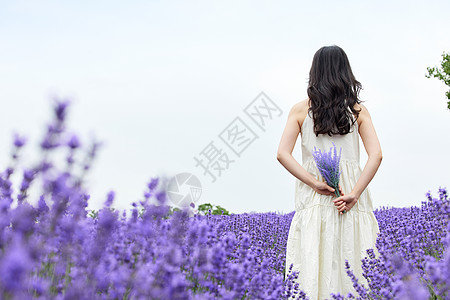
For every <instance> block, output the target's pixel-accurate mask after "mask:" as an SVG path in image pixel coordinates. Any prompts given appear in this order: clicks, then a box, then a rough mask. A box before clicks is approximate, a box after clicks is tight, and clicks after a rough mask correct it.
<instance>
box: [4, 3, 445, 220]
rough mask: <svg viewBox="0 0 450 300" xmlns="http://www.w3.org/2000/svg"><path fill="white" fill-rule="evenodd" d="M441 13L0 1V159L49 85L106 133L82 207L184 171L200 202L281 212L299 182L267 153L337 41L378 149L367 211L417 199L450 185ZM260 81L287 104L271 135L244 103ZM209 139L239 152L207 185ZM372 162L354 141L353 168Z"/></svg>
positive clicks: (425, 8) (29, 125)
mask: <svg viewBox="0 0 450 300" xmlns="http://www.w3.org/2000/svg"><path fill="white" fill-rule="evenodd" d="M449 10H450V2H448V1H431V2H428V3H425V2H424V1H420V2H414V1H396V2H394V1H371V2H369V1H364V2H363V1H283V2H279V1H276V2H275V1H132V2H123V1H70V2H69V1H0V45H1V46H0V105H1V106H0V107H1V109H0V128H1V130H0V167H1V170H3V169H5V167H6V164H7V162H8V160H9V152H10V145H11V141H12V132H13V130H17V131H18V132H19V133H22V134H25V135H26V136H27V137H29V141H30V144H29V145H28V147H27V149H26V150H25V152H24V159H25V160H26V161H33V159H34V158H35V156H36V154H35V153H36V150H37V149H38V146H37V145H38V142H39V140H40V138H41V136H42V135H43V131H44V129H45V124H46V122H47V121H48V120H49V114H50V103H51V102H50V99H51V96H52V95H59V96H61V97H70V98H71V99H72V100H73V105H72V106H71V108H70V112H69V119H68V125H69V129H70V131H73V132H77V133H79V134H80V138H81V141H82V142H88V141H89V137H90V134H91V133H92V134H94V135H95V136H96V137H98V138H99V139H100V140H103V141H105V147H103V148H102V149H101V150H100V152H99V154H98V157H97V160H96V161H95V162H94V166H93V170H92V172H91V173H90V177H89V178H90V180H91V181H90V192H91V202H90V205H89V206H90V208H99V207H100V206H101V205H102V204H103V202H104V200H105V199H106V194H107V192H108V191H109V190H110V189H112V190H114V191H115V192H116V195H117V198H116V202H115V204H114V206H116V207H118V208H119V209H124V208H127V209H128V208H130V207H131V206H130V203H131V202H133V201H137V200H140V199H142V194H143V192H144V190H145V186H146V183H147V182H148V181H149V179H150V178H151V177H153V176H156V175H166V176H168V177H169V178H170V177H171V176H174V175H176V174H178V173H183V172H188V173H192V174H194V175H195V176H197V177H198V179H199V180H200V182H201V185H202V193H201V196H200V199H199V200H198V201H197V204H202V203H206V202H208V203H212V204H218V205H220V206H222V207H224V208H226V209H228V210H229V211H230V212H234V213H243V212H251V211H256V212H269V211H278V212H284V213H288V212H291V211H293V210H294V192H295V186H294V182H295V179H294V177H293V176H292V175H291V174H290V173H289V172H288V171H287V170H286V169H285V168H284V167H283V166H282V165H281V164H280V163H279V162H278V161H277V159H276V151H277V148H278V144H279V141H280V138H281V134H282V132H283V129H284V126H285V123H286V119H287V114H288V112H289V110H290V108H291V107H292V106H293V105H294V104H295V103H297V102H299V101H301V100H303V99H306V98H307V93H306V87H307V80H308V73H309V69H310V67H311V62H312V58H313V55H314V53H315V52H316V51H317V50H318V49H319V48H320V47H322V46H326V45H333V44H335V45H338V46H340V47H342V48H343V49H344V51H345V52H346V53H347V55H348V57H349V60H350V64H351V66H352V68H353V72H354V74H355V76H356V78H357V79H358V80H359V81H360V82H361V83H362V85H363V88H364V89H363V90H362V91H361V94H360V97H361V99H362V100H364V101H365V102H364V105H365V106H366V107H367V108H368V110H369V112H370V114H371V116H372V120H373V123H374V125H375V129H376V131H377V134H378V137H379V140H380V143H381V146H382V151H383V156H384V158H383V161H382V164H381V166H380V169H379V171H378V173H377V174H376V175H375V177H374V179H373V180H372V182H371V183H370V184H369V189H370V192H371V194H372V197H373V199H372V200H373V205H374V208H376V207H380V206H395V207H405V206H411V205H416V206H420V205H421V201H425V200H426V198H425V193H426V192H427V191H428V190H431V192H432V194H433V195H436V194H437V190H438V188H439V187H440V186H441V187H450V185H449V183H450V173H449V172H448V168H449V166H450V156H449V155H448V150H449V148H448V146H449V145H450V138H449V135H448V133H449V132H450V111H448V110H447V108H446V106H447V104H446V98H445V95H444V94H445V91H446V90H447V89H446V86H445V85H444V84H443V83H442V82H440V81H438V80H437V79H428V78H425V76H424V75H425V74H426V68H427V66H435V65H438V64H439V62H440V60H441V54H442V52H443V51H450V40H449V39H448V28H450V19H449V18H448V11H449ZM261 92H264V93H265V94H266V95H267V96H268V97H269V98H270V99H271V100H272V101H273V102H274V103H275V104H276V105H277V106H278V107H279V108H280V109H281V115H276V116H274V117H273V119H272V120H270V121H269V122H267V123H266V124H265V131H263V130H262V129H261V128H259V127H258V126H257V125H256V124H255V123H253V122H252V121H251V120H250V119H249V118H248V116H246V114H245V113H244V109H245V107H246V106H247V105H249V104H250V103H251V102H252V101H253V100H254V99H255V98H256V97H257V96H258V95H259V94H260V93H261ZM236 117H240V118H241V120H242V121H243V122H245V124H246V125H247V126H249V127H251V130H253V132H254V134H255V135H257V136H258V138H257V139H256V140H254V141H253V142H252V143H251V144H250V145H249V146H248V147H247V148H246V149H245V150H244V151H242V153H241V154H240V156H239V157H238V156H236V155H235V154H234V153H233V152H232V151H230V150H229V149H227V148H226V147H227V146H226V145H225V144H224V143H223V141H221V139H220V137H219V135H220V134H221V132H222V131H223V130H224V129H225V128H227V126H229V125H230V123H232V121H233V120H234V119H235V118H236ZM246 118H247V119H246ZM210 142H214V144H216V145H217V146H219V147H221V148H223V150H224V151H226V152H227V153H228V155H229V157H230V159H232V160H234V161H235V162H234V163H232V164H230V165H229V168H228V169H227V170H225V171H223V172H222V174H221V175H220V176H218V177H217V179H216V181H215V182H212V180H211V178H210V177H209V176H205V175H203V170H202V169H200V168H199V167H196V166H195V165H196V162H195V160H194V156H199V155H200V152H202V150H203V149H204V148H205V147H207V146H208V144H209V143H210ZM294 157H295V158H296V159H297V160H298V161H299V162H301V147H300V137H299V139H298V141H297V146H296V148H295V149H294ZM366 159H367V155H366V153H365V150H364V148H363V145H362V142H361V168H363V167H364V165H365V163H366ZM15 175H17V176H16V177H17V178H16V179H14V177H13V180H15V181H16V182H18V181H19V180H20V176H19V175H20V173H17V174H15ZM37 197H38V195H37V194H34V195H33V198H32V199H31V202H32V203H34V202H35V201H36V200H37Z"/></svg>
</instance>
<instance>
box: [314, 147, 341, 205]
mask: <svg viewBox="0 0 450 300" xmlns="http://www.w3.org/2000/svg"><path fill="white" fill-rule="evenodd" d="M333 148H334V156H332V152H333ZM341 153H342V148H340V151H339V156H338V155H337V151H336V145H335V144H334V143H333V147H331V148H330V151H329V152H328V153H327V152H325V151H324V152H322V150H320V149H319V150H317V149H316V147H314V149H313V150H312V156H313V158H314V161H315V162H316V165H317V168H318V169H319V172H320V174H321V175H322V177H323V178H324V179H325V181H326V182H327V184H328V185H329V186H331V187H332V188H334V193H335V195H336V196H337V197H339V196H340V193H339V177H340V175H341V173H342V171H339V161H340V159H341Z"/></svg>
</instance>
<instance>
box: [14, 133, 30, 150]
mask: <svg viewBox="0 0 450 300" xmlns="http://www.w3.org/2000/svg"><path fill="white" fill-rule="evenodd" d="M26 141H27V139H26V138H25V137H21V136H19V135H18V134H17V133H14V146H16V147H17V148H21V147H22V146H24V145H25V143H26Z"/></svg>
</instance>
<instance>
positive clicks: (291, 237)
mask: <svg viewBox="0 0 450 300" xmlns="http://www.w3.org/2000/svg"><path fill="white" fill-rule="evenodd" d="M305 103H306V101H305V102H302V103H299V106H300V107H301V106H302V105H303V107H301V108H299V111H302V112H303V113H302V112H300V113H299V114H298V118H299V125H300V123H301V127H300V128H301V145H302V166H303V168H304V169H305V170H306V171H308V173H310V174H312V175H313V176H314V177H315V178H316V179H317V180H319V181H325V180H324V179H323V177H322V176H321V174H320V172H319V170H318V168H317V166H316V163H315V161H314V159H313V157H312V154H311V151H312V150H313V148H314V147H316V148H318V149H321V150H323V151H327V152H328V151H329V149H330V148H331V147H332V146H333V145H332V143H334V144H335V145H336V148H337V151H338V153H339V148H342V153H341V159H340V162H339V168H340V170H341V171H342V173H341V176H340V180H339V182H340V185H341V187H342V191H343V193H344V194H347V193H350V192H351V191H352V189H353V188H354V186H355V185H356V182H357V181H358V179H359V177H360V176H361V168H360V165H359V131H358V129H359V124H358V121H356V122H355V123H354V124H353V125H352V126H351V127H350V132H349V133H347V134H344V135H339V134H337V135H332V136H329V135H328V134H319V135H318V136H316V135H315V133H314V120H313V119H312V117H311V115H310V114H309V113H307V111H308V106H307V105H306V104H305ZM301 119H303V121H302V120H301ZM335 198H336V197H334V196H330V195H322V194H319V193H317V192H316V191H315V190H314V189H312V188H311V187H310V186H308V185H307V184H305V183H304V182H302V181H300V180H298V179H296V180H295V214H294V217H293V219H292V221H291V226H290V229H289V234H288V242H287V249H286V273H287V271H288V269H289V266H290V264H293V269H294V271H299V272H300V276H299V279H298V282H299V285H300V288H301V289H303V290H304V291H305V292H306V294H307V295H308V296H309V297H310V299H325V298H330V297H329V296H330V293H332V292H334V293H337V292H340V293H348V292H349V291H351V292H353V293H354V294H355V290H354V288H353V283H352V282H351V280H350V278H349V277H348V276H347V273H346V270H345V260H348V262H349V263H350V266H351V268H352V270H353V272H354V274H355V275H356V276H357V278H358V279H359V282H363V283H364V280H365V279H364V277H363V276H362V269H361V259H363V258H364V257H365V256H367V252H366V250H367V249H368V248H374V252H375V255H376V256H378V255H379V253H378V251H377V250H376V248H375V241H376V238H377V235H378V233H379V232H380V231H379V227H378V222H377V220H376V218H375V215H374V214H373V205H372V197H371V195H370V192H369V189H368V188H366V189H365V190H364V191H363V192H362V193H361V195H360V197H359V200H358V202H357V203H356V204H355V205H354V206H353V207H352V209H351V210H350V211H348V212H347V213H346V214H343V215H340V214H339V213H338V212H337V211H336V206H335V205H334V203H333V202H332V200H333V199H335ZM365 285H366V286H367V283H366V284H365Z"/></svg>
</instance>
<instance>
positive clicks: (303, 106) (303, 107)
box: [289, 99, 309, 128]
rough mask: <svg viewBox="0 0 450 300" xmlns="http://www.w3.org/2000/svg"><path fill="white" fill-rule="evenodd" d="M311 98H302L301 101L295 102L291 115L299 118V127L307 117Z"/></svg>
mask: <svg viewBox="0 0 450 300" xmlns="http://www.w3.org/2000/svg"><path fill="white" fill-rule="evenodd" d="M308 102H309V99H305V100H302V101H300V102H297V103H295V104H294V105H293V106H292V108H291V111H290V112H289V115H292V117H294V118H295V119H296V120H297V123H298V126H299V128H302V124H303V121H304V120H305V118H306V114H307V113H308V109H309V103H308Z"/></svg>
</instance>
